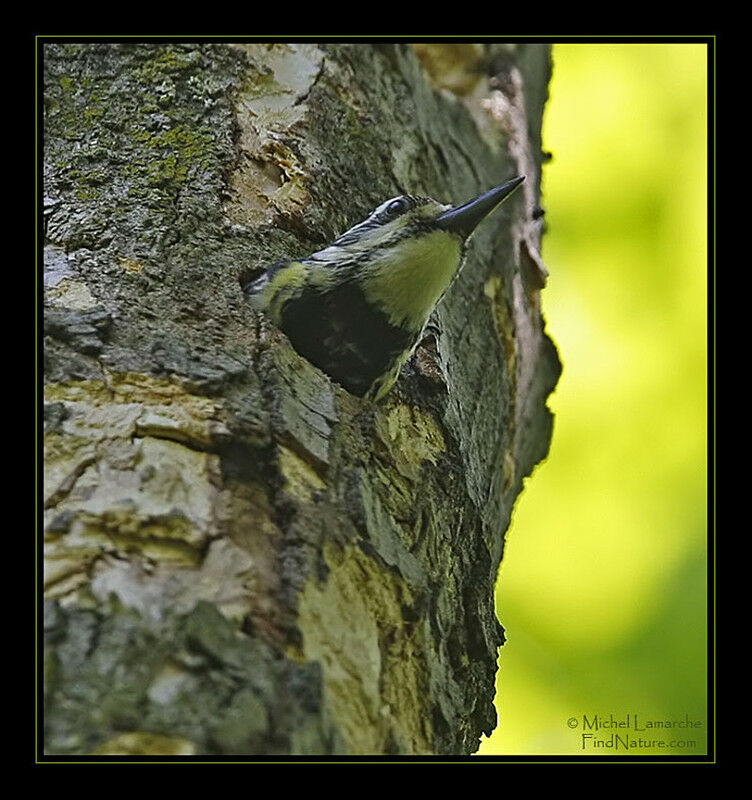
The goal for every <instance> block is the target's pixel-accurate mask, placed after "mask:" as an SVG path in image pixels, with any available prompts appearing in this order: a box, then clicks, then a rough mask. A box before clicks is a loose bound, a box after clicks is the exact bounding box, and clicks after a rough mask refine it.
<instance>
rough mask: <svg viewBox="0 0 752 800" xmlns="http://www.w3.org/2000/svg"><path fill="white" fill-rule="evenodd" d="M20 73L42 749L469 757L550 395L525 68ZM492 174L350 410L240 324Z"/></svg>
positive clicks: (325, 51) (125, 55)
mask: <svg viewBox="0 0 752 800" xmlns="http://www.w3.org/2000/svg"><path fill="white" fill-rule="evenodd" d="M453 47H454V48H456V49H455V50H452V48H453ZM43 58H44V102H45V116H44V148H45V151H44V222H45V242H44V245H45V249H44V256H45V258H44V281H45V282H44V372H45V406H44V410H45V414H44V423H45V437H44V441H45V456H44V458H45V461H44V473H45V485H44V500H45V502H44V549H45V581H44V584H45V585H44V591H45V606H44V635H45V649H44V658H45V661H44V663H45V673H44V677H45V681H44V690H45V705H44V710H45V731H44V738H45V752H47V753H49V754H90V753H93V754H100V755H101V754H104V755H107V754H110V755H133V754H151V755H165V756H170V755H191V754H214V755H223V754H233V755H244V754H263V755H273V754H284V755H288V754H290V755H321V754H340V753H341V754H354V755H361V754H369V755H370V754H376V755H379V754H468V753H472V752H473V751H474V750H475V749H476V748H477V746H478V742H479V737H480V735H481V734H482V733H484V732H485V733H490V731H491V730H492V729H493V727H494V726H495V723H496V716H495V711H494V707H493V697H494V676H495V672H496V659H497V650H498V647H499V646H500V645H501V644H502V642H503V630H502V628H501V626H500V624H499V622H498V621H497V619H496V616H495V613H494V607H493V587H494V582H495V578H496V573H497V570H498V567H499V563H500V561H501V557H502V554H503V546H504V532H505V530H506V527H507V525H508V522H509V518H510V514H511V510H512V507H513V504H514V502H515V498H516V497H517V495H518V494H519V492H520V491H521V489H522V482H523V479H524V477H525V476H527V475H529V474H530V472H531V471H532V469H533V467H534V465H535V464H536V463H537V462H538V461H540V460H541V459H542V458H544V457H545V454H546V452H547V449H548V445H549V441H550V436H551V425H552V418H551V414H550V412H549V411H548V409H547V408H546V398H547V396H548V394H549V393H550V392H551V390H552V389H553V387H554V385H555V383H556V380H557V378H558V374H559V370H560V367H559V361H558V358H557V355H556V351H555V348H554V346H553V344H552V343H551V341H550V340H549V339H548V338H547V336H546V335H545V333H544V324H543V320H542V317H541V314H540V305H539V291H540V288H541V286H542V285H543V283H544V281H545V268H544V267H543V265H542V263H541V262H540V257H539V256H538V249H539V241H540V227H539V221H538V217H539V214H537V213H536V209H537V208H538V204H539V200H538V191H539V188H538V187H539V175H540V163H541V152H540V120H541V114H542V108H543V103H544V101H545V97H546V86H547V82H548V77H549V69H550V67H549V52H548V48H547V47H545V46H541V45H534V44H526V45H493V46H489V45H484V46H481V45H467V46H465V45H428V46H427V45H423V46H421V47H419V48H412V47H410V46H408V45H366V44H357V45H344V44H327V45H323V44H322V45H317V44H296V45H286V44H243V45H230V44H205V45H187V44H186V45H177V44H172V45H162V44H127V45H122V44H94V43H91V44H63V43H46V44H45V45H44V53H43ZM515 174H525V175H526V176H527V180H526V182H525V183H524V184H523V186H522V190H521V191H519V192H518V194H517V196H516V197H515V198H513V199H512V200H510V201H509V202H508V203H507V204H505V206H504V208H503V210H502V212H498V213H497V214H496V215H495V217H494V218H493V221H492V222H487V223H486V224H484V225H483V226H481V228H480V229H479V230H478V232H477V234H476V236H475V237H474V238H473V239H472V241H471V246H470V248H469V257H468V262H467V264H466V266H465V269H464V271H463V273H462V275H461V277H460V279H459V280H458V281H456V282H455V283H454V285H453V286H452V288H451V290H450V291H449V293H448V294H447V296H446V298H445V300H444V301H443V303H442V304H441V306H440V307H439V309H438V310H437V313H436V314H435V318H434V324H433V330H434V334H433V336H432V337H430V338H429V339H427V340H426V341H424V342H423V343H422V345H421V346H420V347H419V349H418V352H417V353H416V355H415V357H414V358H413V359H412V360H411V362H410V363H409V364H408V365H407V366H406V368H405V369H404V370H403V374H402V376H401V378H400V380H399V381H398V383H397V385H396V387H395V389H394V390H393V391H392V392H391V393H390V395H389V396H388V397H387V398H386V399H385V401H384V402H382V403H380V404H378V405H376V404H373V403H371V402H370V401H365V400H361V399H359V398H357V397H354V396H351V395H349V394H348V393H347V392H345V391H344V390H343V389H342V388H341V387H339V386H337V385H335V384H333V383H332V382H331V381H330V380H329V379H328V378H327V377H326V376H325V375H323V374H322V373H321V372H319V371H318V370H317V369H316V368H315V367H313V366H312V365H310V364H309V363H308V362H306V361H305V360H304V359H302V358H301V357H300V356H298V355H297V354H296V353H295V352H294V351H293V350H292V348H291V347H290V346H289V344H288V342H287V341H286V339H285V337H284V336H283V335H282V334H281V333H280V332H279V331H277V330H275V329H274V328H273V327H272V326H270V325H269V324H268V323H267V322H266V321H265V320H264V319H263V318H262V317H261V316H258V315H256V314H254V312H253V311H252V309H251V308H250V307H249V306H248V305H247V304H246V303H245V302H244V300H243V298H242V296H241V292H240V288H239V280H240V278H241V277H242V276H244V275H247V274H248V273H249V272H251V273H253V272H255V271H257V270H261V269H263V268H264V267H265V266H266V265H268V264H270V263H271V262H273V261H275V260H277V259H280V258H291V257H300V256H303V255H306V254H308V253H310V252H312V251H314V250H315V249H317V248H319V247H321V246H322V245H324V244H325V243H326V242H328V241H330V240H332V239H333V238H334V237H335V236H336V235H337V234H338V233H340V232H342V231H343V230H344V229H346V228H347V227H349V226H350V225H352V224H353V223H355V222H357V221H358V220H359V219H361V218H363V217H364V216H365V215H366V214H367V213H368V212H369V211H370V210H371V209H372V208H373V207H374V206H375V205H377V204H378V203H379V202H380V201H382V200H383V199H385V198H387V197H390V196H393V195H395V194H398V193H401V192H412V193H420V194H427V195H430V196H433V197H435V198H437V199H439V200H441V201H442V202H458V201H462V200H465V199H467V198H469V197H471V196H473V195H474V194H477V193H479V192H480V191H483V190H485V189H487V188H489V187H491V186H493V185H496V184H498V183H500V182H501V181H503V180H504V179H507V178H509V177H511V176H512V175H515ZM502 614H503V609H502Z"/></svg>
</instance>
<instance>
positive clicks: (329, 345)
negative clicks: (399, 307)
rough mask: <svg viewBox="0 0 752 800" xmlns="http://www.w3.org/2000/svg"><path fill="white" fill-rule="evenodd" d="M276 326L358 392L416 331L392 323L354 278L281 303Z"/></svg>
mask: <svg viewBox="0 0 752 800" xmlns="http://www.w3.org/2000/svg"><path fill="white" fill-rule="evenodd" d="M280 327H281V328H282V330H283V331H284V332H285V334H286V335H287V337H288V338H289V340H290V342H291V343H292V345H293V347H294V348H295V349H296V350H297V351H298V353H300V355H302V356H303V357H305V358H307V359H308V360H309V361H310V362H311V363H312V364H315V365H316V366H317V367H318V368H319V369H321V370H322V371H323V372H325V373H326V374H327V375H329V376H330V377H332V378H334V380H335V381H337V383H339V384H341V385H342V386H344V387H345V389H347V391H348V392H351V393H352V394H356V395H359V396H363V395H364V394H365V393H366V392H367V391H368V389H369V388H370V387H371V385H372V384H373V382H374V381H375V380H376V379H377V378H378V377H379V376H381V375H383V374H384V373H385V372H387V371H388V370H389V369H390V368H391V367H392V366H393V365H394V364H395V362H396V361H397V360H398V359H400V358H401V357H402V356H403V354H404V353H405V351H407V350H409V349H410V348H411V347H412V345H413V344H414V343H415V339H416V335H417V334H416V332H410V331H406V330H404V329H403V328H399V327H395V326H394V325H392V324H390V323H389V321H388V320H387V318H386V316H385V315H384V314H383V313H382V312H381V311H380V310H379V309H378V308H374V307H373V306H372V305H370V304H369V303H367V302H366V300H365V298H364V297H363V293H362V292H361V291H360V289H359V288H358V286H357V284H356V283H354V282H352V281H346V282H343V283H341V284H339V285H337V286H336V287H334V288H332V289H329V290H327V291H325V290H315V289H311V288H307V289H306V290H305V291H304V292H303V293H302V294H301V295H300V296H298V297H296V298H292V299H290V300H289V301H288V302H287V303H286V304H285V306H284V308H283V310H282V319H281V326H280Z"/></svg>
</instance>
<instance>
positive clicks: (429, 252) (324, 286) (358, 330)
mask: <svg viewBox="0 0 752 800" xmlns="http://www.w3.org/2000/svg"><path fill="white" fill-rule="evenodd" d="M524 179H525V178H524V176H519V177H515V178H512V179H511V180H508V181H506V182H505V183H502V184H501V185H500V186H496V187H495V188H493V189H490V190H489V191H486V192H483V193H482V194H479V195H478V196H477V197H474V198H473V199H471V200H469V201H467V202H466V203H462V204H460V205H446V204H443V203H440V202H438V201H436V200H433V199H432V198H430V197H423V196H418V195H410V194H405V195H400V196H397V197H392V198H390V199H388V200H385V201H384V202H383V203H381V204H380V205H379V206H378V207H377V208H376V209H375V210H374V211H373V212H372V213H371V214H369V216H368V217H366V219H364V220H363V221H362V222H359V223H358V224H356V225H354V226H353V227H352V228H350V229H349V230H347V231H345V233H343V234H342V235H341V236H339V237H338V238H337V239H335V240H334V241H333V242H332V243H331V244H329V245H327V246H326V247H324V248H323V249H321V250H318V251H317V252H315V253H313V254H311V255H310V256H307V257H306V258H302V259H300V260H299V261H284V260H283V261H277V262H275V263H274V264H272V265H271V266H269V267H268V268H267V269H266V270H265V271H264V273H263V274H262V275H261V276H260V277H258V278H256V279H254V280H251V281H248V282H246V283H245V284H244V285H243V286H242V290H243V293H244V295H245V297H246V298H247V300H248V302H249V303H250V305H251V306H252V307H253V308H255V309H257V310H261V311H262V312H263V313H265V314H266V315H267V316H268V318H269V319H270V320H271V321H272V322H273V323H274V324H275V325H276V326H277V327H279V328H280V329H281V330H282V332H283V333H284V334H285V335H286V336H287V338H288V339H289V341H290V343H291V344H292V346H293V348H294V349H295V350H296V351H297V352H298V353H299V354H300V355H301V356H303V357H304V358H306V359H307V360H308V361H310V362H311V363H312V364H314V365H315V366H316V367H318V368H319V369H321V370H322V371H323V372H325V373H326V374H327V375H328V376H329V377H330V378H332V379H333V380H334V381H336V382H337V383H339V384H340V385H341V386H342V387H344V388H345V389H346V390H347V391H348V392H350V393H351V394H354V395H358V396H360V397H365V398H368V399H370V400H373V401H376V402H377V401H379V400H381V399H382V398H383V397H384V396H385V395H386V394H387V393H388V392H389V390H390V389H391V388H392V386H393V385H394V383H395V381H396V380H397V378H398V377H399V374H400V370H401V369H402V366H403V365H404V363H405V362H406V361H407V360H408V359H409V358H410V356H411V355H412V353H413V351H414V350H415V348H416V347H417V345H418V344H419V343H420V341H421V339H422V336H423V332H424V330H425V328H426V325H427V324H428V321H429V318H430V316H431V314H432V312H433V310H434V308H436V306H437V305H438V303H439V302H440V301H441V299H442V298H443V296H444V294H445V293H446V291H447V289H448V288H449V286H450V285H451V284H452V282H453V281H454V280H455V278H456V277H457V275H458V274H459V272H460V270H461V269H462V266H463V263H464V261H465V254H466V245H467V242H468V240H469V238H470V236H471V235H472V234H473V232H474V231H475V230H476V228H477V227H478V225H479V224H480V222H481V221H482V220H483V219H485V218H486V217H487V216H488V215H489V214H490V213H491V212H492V211H494V209H496V208H497V207H498V206H499V205H500V204H501V203H502V202H503V201H504V200H506V199H507V198H508V197H509V196H510V195H511V194H512V192H514V190H515V189H516V188H517V187H518V186H519V185H520V184H521V183H522V182H523V180H524Z"/></svg>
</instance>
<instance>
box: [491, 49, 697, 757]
mask: <svg viewBox="0 0 752 800" xmlns="http://www.w3.org/2000/svg"><path fill="white" fill-rule="evenodd" d="M707 51H708V48H707V46H706V45H705V44H701V43H684V44H665V43H654V44H651V43H645V44H637V43H634V44H633V43H624V44H595V43H592V44H587V43H586V44H557V45H554V48H553V59H554V70H553V78H552V81H551V86H550V98H549V102H548V105H547V108H546V112H545V117H544V130H543V146H544V148H545V149H546V150H548V151H550V152H551V153H552V154H553V158H552V160H551V161H550V163H548V164H547V165H546V166H545V167H544V169H543V205H544V207H545V209H546V222H547V231H546V233H545V235H544V238H543V257H544V260H545V262H546V265H547V267H548V269H549V272H550V277H549V282H548V286H547V288H546V289H545V290H544V291H543V293H542V305H543V313H544V316H545V318H546V322H547V329H548V332H549V333H550V335H551V336H552V337H553V339H554V340H555V342H556V344H557V346H558V348H559V352H560V355H561V359H562V362H563V365H564V370H563V374H562V377H561V380H560V383H559V386H558V387H557V389H556V392H555V393H554V394H553V395H552V397H551V398H550V401H549V404H550V407H551V409H552V410H553V412H554V414H555V423H554V434H553V441H552V444H551V450H550V454H549V457H548V459H547V461H546V462H545V463H544V464H542V465H540V466H539V467H538V468H537V469H536V471H535V472H534V473H533V476H532V477H531V478H529V479H528V480H527V482H526V487H525V491H524V492H523V494H522V496H521V497H520V499H519V501H518V504H517V507H516V509H515V513H514V517H513V520H512V525H511V528H510V531H509V532H508V534H507V546H506V551H505V555H504V561H503V564H502V568H501V573H500V579H499V583H498V586H497V598H496V600H497V612H498V614H499V618H500V619H501V622H502V624H503V625H504V627H505V629H506V632H507V637H508V641H507V643H506V645H505V646H504V647H503V648H502V649H501V655H500V659H499V667H500V668H499V674H498V679H497V680H498V684H497V686H498V692H497V699H496V703H497V710H498V713H499V727H498V728H497V730H496V731H495V732H494V734H493V735H492V736H491V737H490V738H488V739H486V740H484V742H483V743H482V745H481V748H480V750H479V754H480V755H492V754H507V755H557V754H561V755H582V756H586V757H587V756H603V755H607V756H610V755H646V754H652V755H655V754H663V755H674V754H678V753H680V754H682V755H695V756H699V755H703V754H704V752H705V749H706V741H707V738H706V737H707V724H708V722H709V720H708V717H707V713H708V712H707V665H708V660H707V649H708V642H707V627H708V625H707V622H708V618H707V592H706V589H707V564H708V530H707V521H708V517H707V475H708V455H707V392H708V386H707V339H708V327H707V324H708V321H707V302H708V249H707V232H708V231H707V227H708V225H707V223H708V216H707V192H708V142H707V126H708V109H707V99H708V98H707V80H708V75H707V64H708V62H707V59H708V52H707ZM596 713H597V714H598V715H599V716H600V718H602V719H603V718H609V715H612V716H613V718H615V719H626V715H627V714H631V715H635V714H636V715H638V718H639V719H640V720H641V721H645V720H682V719H685V718H686V717H688V718H690V719H692V720H695V721H697V720H699V721H700V722H701V723H702V726H701V727H700V728H692V729H691V730H689V731H688V730H686V729H681V730H679V731H678V732H675V733H674V734H671V733H669V732H667V731H665V730H664V731H663V732H662V733H661V734H660V737H654V736H650V735H649V733H650V732H649V731H648V732H646V733H644V734H642V736H643V737H644V738H645V739H648V740H650V739H655V738H660V739H663V740H665V742H666V743H667V744H669V745H670V743H671V742H672V741H674V740H676V739H683V740H684V742H683V743H681V744H678V743H674V744H673V745H670V746H666V747H663V748H660V747H651V748H645V747H644V746H642V747H640V748H638V749H636V750H630V751H629V752H625V751H624V750H615V749H614V747H607V746H606V745H605V744H604V745H600V746H599V748H598V749H596V748H595V746H594V745H593V744H592V740H586V743H585V744H583V739H582V737H581V734H582V732H583V731H582V724H581V720H582V715H583V714H585V715H588V716H589V717H591V718H592V716H593V715H594V714H596ZM570 719H574V720H575V721H576V722H577V725H576V726H575V727H570V726H568V724H567V721H568V720H570ZM632 722H634V717H632ZM570 724H571V723H570ZM591 732H592V731H591ZM611 732H612V731H610V730H601V731H599V732H598V733H597V735H598V736H601V737H602V738H603V739H608V737H609V736H610V734H611ZM626 732H629V733H630V734H631V735H633V736H638V735H640V734H639V733H637V732H635V731H634V729H631V730H630V729H627V731H626ZM688 742H694V744H689V743H688Z"/></svg>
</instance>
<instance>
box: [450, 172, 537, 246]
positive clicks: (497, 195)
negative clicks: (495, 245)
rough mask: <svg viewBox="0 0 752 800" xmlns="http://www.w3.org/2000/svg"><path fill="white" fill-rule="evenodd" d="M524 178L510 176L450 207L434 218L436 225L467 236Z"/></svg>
mask: <svg viewBox="0 0 752 800" xmlns="http://www.w3.org/2000/svg"><path fill="white" fill-rule="evenodd" d="M524 180H525V176H524V175H522V176H521V177H519V178H512V180H511V181H507V182H506V183H502V184H501V186H497V187H496V188H495V189H490V190H489V191H487V192H484V193H483V194H479V195H478V196H477V197H475V198H474V199H472V200H468V202H467V203H464V204H463V205H461V206H456V207H455V208H450V209H449V210H448V211H444V213H443V214H440V215H439V216H438V217H437V218H436V225H437V226H438V227H439V228H441V229H442V230H445V231H450V232H452V233H457V234H459V235H460V236H464V237H465V238H467V237H468V236H470V234H471V233H472V232H473V231H474V230H475V228H476V227H477V226H478V224H479V223H480V222H481V221H482V220H483V219H485V218H486V217H487V216H488V215H489V214H490V213H491V212H492V211H493V210H494V209H495V208H496V206H498V205H499V204H500V203H502V202H503V201H504V200H506V199H507V197H509V195H510V194H512V192H513V191H514V190H515V189H516V188H517V187H518V186H519V185H520V184H521V183H522V181H524Z"/></svg>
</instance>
